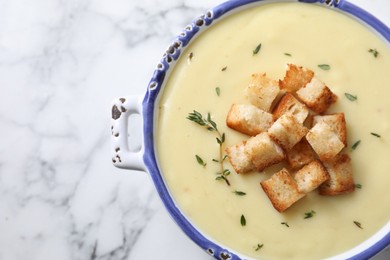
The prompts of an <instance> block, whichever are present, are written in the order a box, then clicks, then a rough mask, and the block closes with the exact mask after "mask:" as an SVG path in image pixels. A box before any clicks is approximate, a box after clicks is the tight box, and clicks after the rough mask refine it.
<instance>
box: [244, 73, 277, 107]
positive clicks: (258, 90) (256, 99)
mask: <svg viewBox="0 0 390 260" xmlns="http://www.w3.org/2000/svg"><path fill="white" fill-rule="evenodd" d="M245 91H246V96H247V98H248V100H249V102H250V103H251V104H252V105H254V106H256V107H258V108H260V109H262V110H264V111H266V112H269V111H270V109H271V106H272V103H273V101H274V100H275V98H276V97H277V95H278V94H279V91H280V89H279V84H278V82H277V81H276V80H272V79H270V78H268V77H267V76H266V74H265V73H264V74H253V75H252V80H251V82H250V83H249V85H248V86H247V88H246V90H245Z"/></svg>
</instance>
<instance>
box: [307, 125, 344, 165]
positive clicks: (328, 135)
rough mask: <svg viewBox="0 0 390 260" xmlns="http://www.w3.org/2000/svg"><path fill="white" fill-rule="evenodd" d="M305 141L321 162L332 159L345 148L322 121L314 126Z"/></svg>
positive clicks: (329, 127)
mask: <svg viewBox="0 0 390 260" xmlns="http://www.w3.org/2000/svg"><path fill="white" fill-rule="evenodd" d="M306 139H307V141H308V142H309V144H310V145H311V147H312V148H313V150H314V151H315V152H316V154H317V155H318V157H319V158H320V160H321V161H329V160H331V159H333V158H334V157H335V156H336V155H337V154H338V153H339V152H340V151H341V150H342V149H343V148H344V147H345V145H344V143H343V142H342V141H341V140H340V138H339V136H338V134H337V133H335V132H334V131H333V129H332V127H331V126H329V125H328V124H327V123H326V122H324V121H321V122H318V123H317V124H316V125H314V127H313V128H312V129H310V131H309V132H308V133H307V135H306Z"/></svg>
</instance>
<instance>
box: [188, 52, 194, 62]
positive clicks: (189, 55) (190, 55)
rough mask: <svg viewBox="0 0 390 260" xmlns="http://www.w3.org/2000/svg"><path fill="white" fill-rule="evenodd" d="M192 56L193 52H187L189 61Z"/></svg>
mask: <svg viewBox="0 0 390 260" xmlns="http://www.w3.org/2000/svg"><path fill="white" fill-rule="evenodd" d="M193 57H194V53H193V52H190V54H188V60H189V61H191V60H192V58H193Z"/></svg>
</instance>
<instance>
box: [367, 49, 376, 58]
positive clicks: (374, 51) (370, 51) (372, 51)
mask: <svg viewBox="0 0 390 260" xmlns="http://www.w3.org/2000/svg"><path fill="white" fill-rule="evenodd" d="M368 52H369V53H372V55H374V57H375V58H377V57H378V55H379V52H378V51H377V50H376V49H369V50H368Z"/></svg>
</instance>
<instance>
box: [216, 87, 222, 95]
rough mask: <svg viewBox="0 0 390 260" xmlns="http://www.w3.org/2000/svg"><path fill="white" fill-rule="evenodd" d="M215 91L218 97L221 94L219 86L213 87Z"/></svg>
mask: <svg viewBox="0 0 390 260" xmlns="http://www.w3.org/2000/svg"><path fill="white" fill-rule="evenodd" d="M215 92H216V93H217V96H218V97H219V96H220V95H221V89H220V88H219V87H216V88H215Z"/></svg>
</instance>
